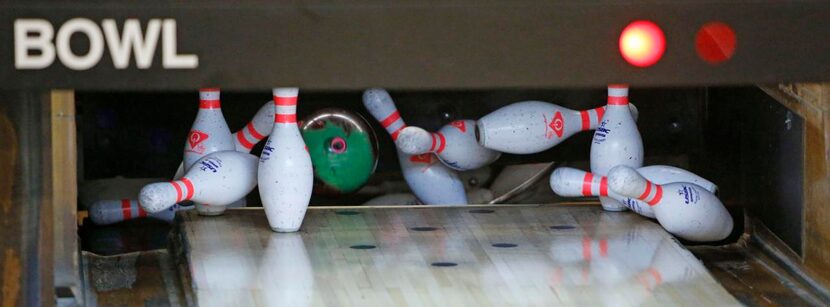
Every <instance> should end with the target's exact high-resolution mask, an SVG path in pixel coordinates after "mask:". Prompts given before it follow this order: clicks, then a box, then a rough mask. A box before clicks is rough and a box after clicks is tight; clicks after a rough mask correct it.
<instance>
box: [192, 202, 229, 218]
mask: <svg viewBox="0 0 830 307" xmlns="http://www.w3.org/2000/svg"><path fill="white" fill-rule="evenodd" d="M225 209H227V206H211V205H205V204H196V212H198V213H199V215H202V216H217V215H222V214H225Z"/></svg>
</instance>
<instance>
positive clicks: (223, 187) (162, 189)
mask: <svg viewBox="0 0 830 307" xmlns="http://www.w3.org/2000/svg"><path fill="white" fill-rule="evenodd" d="M256 174H257V157H256V156H254V155H251V154H246V153H241V152H237V151H233V150H229V151H219V152H214V153H212V154H209V155H207V156H205V157H204V158H202V159H199V160H198V161H196V163H195V164H194V165H193V167H191V168H190V170H188V171H187V172H186V173H185V174H184V176H182V178H180V179H179V180H174V181H170V182H158V183H152V184H148V185H146V186H144V188H142V189H141V192H140V193H139V198H138V199H139V202H140V203H141V207H142V208H144V210H147V212H149V213H157V212H161V211H162V210H164V209H167V208H170V207H171V206H173V205H175V204H176V203H179V202H182V201H185V200H192V201H193V202H195V203H208V204H215V205H216V206H226V205H228V204H231V203H233V202H235V201H237V200H239V199H240V198H243V197H245V195H248V193H250V192H251V190H253V189H254V187H255V186H256V183H257V182H256Z"/></svg>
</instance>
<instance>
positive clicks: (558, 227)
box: [550, 225, 575, 230]
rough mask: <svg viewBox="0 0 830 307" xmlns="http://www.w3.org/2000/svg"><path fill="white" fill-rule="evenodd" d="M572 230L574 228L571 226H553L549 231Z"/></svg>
mask: <svg viewBox="0 0 830 307" xmlns="http://www.w3.org/2000/svg"><path fill="white" fill-rule="evenodd" d="M574 228H575V227H574V226H571V225H553V226H550V229H553V230H568V229H574Z"/></svg>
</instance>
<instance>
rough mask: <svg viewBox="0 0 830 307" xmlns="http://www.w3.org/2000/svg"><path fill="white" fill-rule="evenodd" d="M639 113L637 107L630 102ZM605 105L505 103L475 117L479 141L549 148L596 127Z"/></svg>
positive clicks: (513, 149) (495, 146)
mask: <svg viewBox="0 0 830 307" xmlns="http://www.w3.org/2000/svg"><path fill="white" fill-rule="evenodd" d="M629 107H630V110H631V113H632V114H634V116H635V117H636V114H637V108H636V107H634V105H629ZM604 113H605V107H599V108H595V109H590V110H584V111H575V110H571V109H568V108H565V107H562V106H558V105H555V104H552V103H548V102H543V101H523V102H517V103H513V104H510V105H507V106H504V107H502V108H500V109H498V110H496V111H493V112H492V113H490V114H487V115H485V116H484V117H482V118H480V119H479V120H478V121H476V129H475V131H474V133H475V136H476V138H477V139H478V143H479V144H481V146H484V147H485V148H489V149H492V150H496V151H499V152H506V153H512V154H533V153H538V152H542V151H545V150H548V149H550V148H551V147H553V146H556V145H558V144H559V143H561V142H562V141H564V140H565V139H567V138H569V137H571V136H572V135H574V134H576V133H577V132H580V131H587V130H594V129H596V127H597V126H598V125H599V123H600V121H601V120H602V118H603V116H604Z"/></svg>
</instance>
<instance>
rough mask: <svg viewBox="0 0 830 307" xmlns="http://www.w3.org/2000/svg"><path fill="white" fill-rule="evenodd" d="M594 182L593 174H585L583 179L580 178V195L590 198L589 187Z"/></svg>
mask: <svg viewBox="0 0 830 307" xmlns="http://www.w3.org/2000/svg"><path fill="white" fill-rule="evenodd" d="M593 181H594V174H591V173H585V177H584V178H582V195H583V196H591V195H593V194H592V193H591V186H592V185H593V184H592V183H593Z"/></svg>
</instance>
